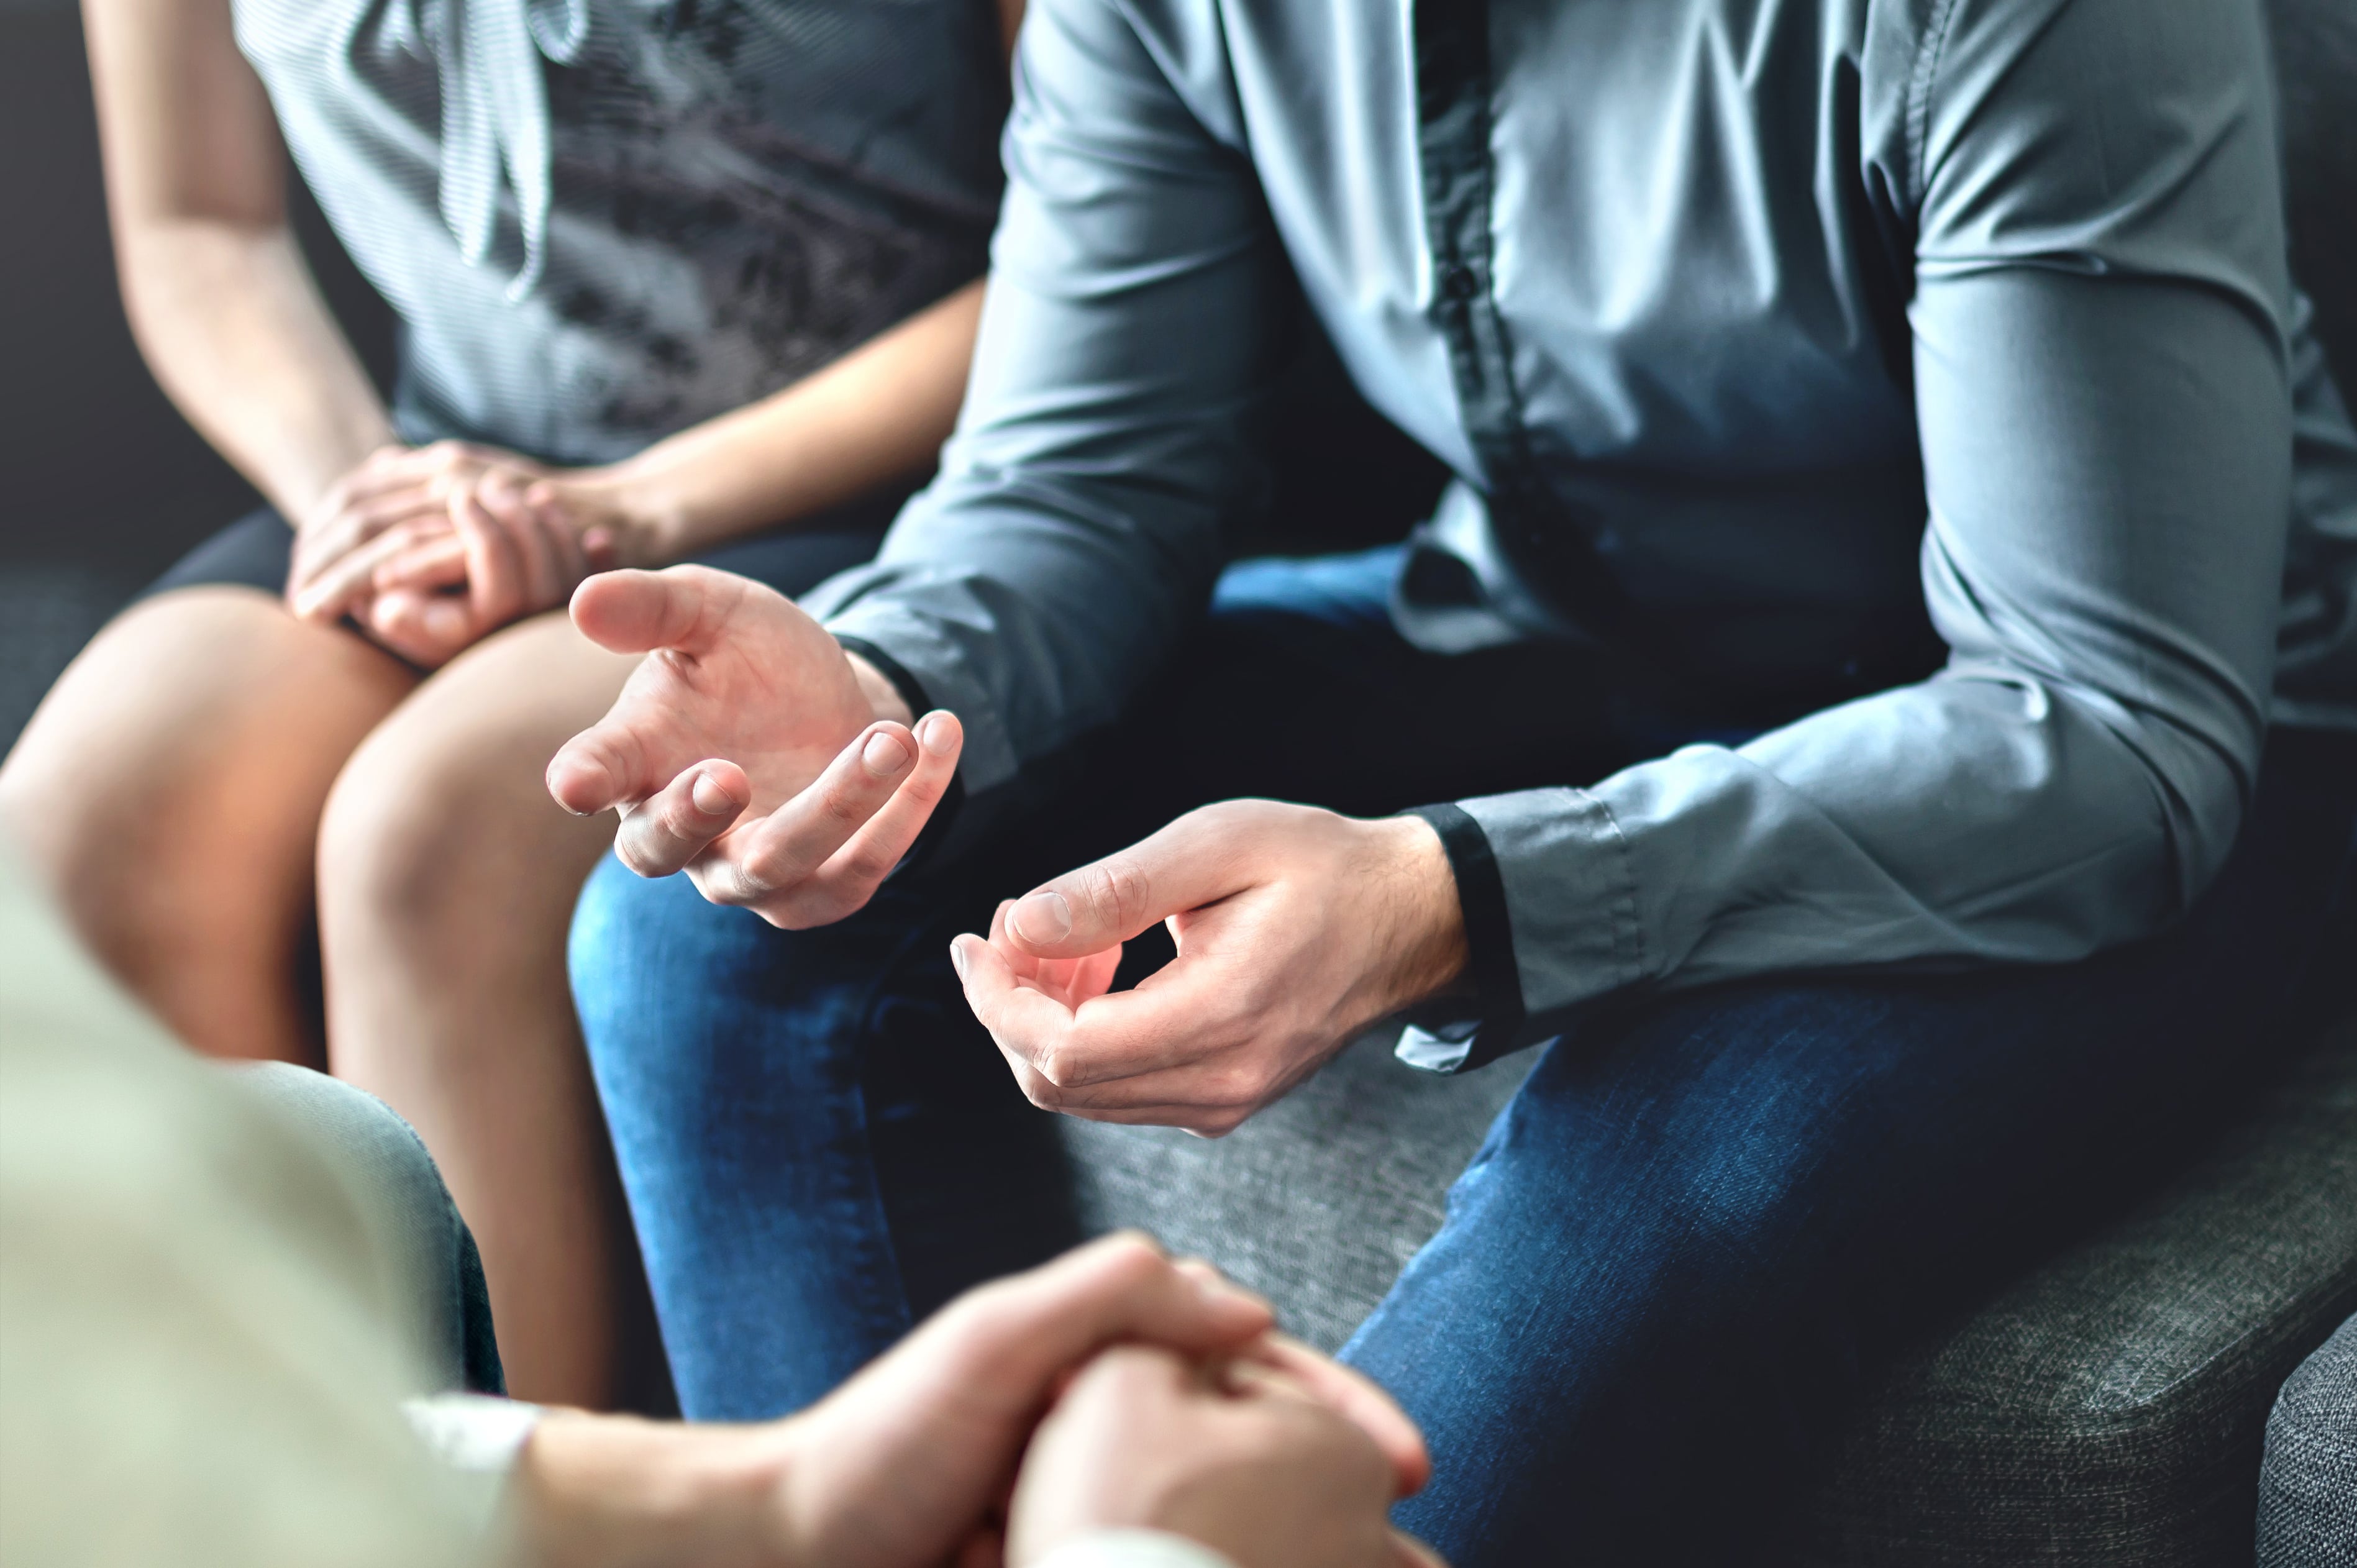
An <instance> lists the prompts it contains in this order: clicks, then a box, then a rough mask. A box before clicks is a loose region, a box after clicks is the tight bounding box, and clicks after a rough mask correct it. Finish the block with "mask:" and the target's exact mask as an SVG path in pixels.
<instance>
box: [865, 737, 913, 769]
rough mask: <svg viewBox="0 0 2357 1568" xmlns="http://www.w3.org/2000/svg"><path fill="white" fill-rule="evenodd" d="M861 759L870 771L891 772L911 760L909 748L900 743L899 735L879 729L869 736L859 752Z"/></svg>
mask: <svg viewBox="0 0 2357 1568" xmlns="http://www.w3.org/2000/svg"><path fill="white" fill-rule="evenodd" d="M859 760H860V761H862V762H864V763H866V765H867V771H868V772H870V773H889V772H892V771H893V770H894V769H896V768H899V766H900V764H902V763H903V762H906V761H908V760H909V748H908V747H907V746H902V745H901V744H900V740H899V736H894V735H888V734H886V733H884V732H882V731H878V732H877V734H876V735H874V736H870V737H869V739H868V742H867V745H866V747H865V748H864V749H862V750H861V752H860V753H859Z"/></svg>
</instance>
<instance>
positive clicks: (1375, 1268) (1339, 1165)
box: [1059, 1036, 1536, 1349]
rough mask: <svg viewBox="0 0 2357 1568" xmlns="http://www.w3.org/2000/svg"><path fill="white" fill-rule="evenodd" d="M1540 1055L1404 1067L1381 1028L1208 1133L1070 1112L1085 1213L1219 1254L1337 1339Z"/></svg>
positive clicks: (1436, 1217)
mask: <svg viewBox="0 0 2357 1568" xmlns="http://www.w3.org/2000/svg"><path fill="white" fill-rule="evenodd" d="M1535 1059H1536V1058H1535V1055H1529V1056H1523V1057H1517V1058H1511V1059H1509V1060H1506V1061H1502V1062H1500V1063H1498V1064H1497V1065H1495V1066H1494V1067H1491V1068H1487V1069H1483V1070H1481V1071H1480V1072H1475V1073H1468V1074H1466V1075H1464V1076H1463V1077H1459V1078H1438V1077H1435V1076H1433V1075H1431V1074H1429V1073H1421V1072H1416V1071H1415V1070H1413V1069H1409V1068H1405V1067H1403V1066H1401V1065H1400V1064H1399V1063H1398V1062H1397V1061H1394V1059H1393V1058H1392V1056H1391V1052H1390V1040H1389V1039H1388V1038H1385V1037H1381V1036H1369V1037H1367V1038H1365V1039H1362V1040H1360V1041H1359V1042H1358V1043H1357V1044H1355V1045H1353V1046H1352V1047H1351V1048H1350V1049H1349V1050H1347V1051H1345V1052H1344V1053H1343V1054H1342V1055H1341V1056H1340V1057H1338V1058H1335V1060H1334V1062H1333V1063H1332V1064H1331V1065H1330V1066H1329V1067H1328V1068H1327V1069H1326V1070H1325V1071H1323V1072H1321V1073H1319V1074H1318V1076H1317V1077H1316V1078H1313V1079H1310V1080H1309V1081H1308V1083H1306V1084H1304V1085H1303V1086H1302V1087H1301V1088H1300V1089H1298V1090H1296V1091H1295V1092H1294V1093H1293V1094H1292V1095H1291V1096H1290V1097H1289V1098H1287V1099H1286V1100H1283V1101H1279V1102H1277V1103H1276V1104H1275V1105H1274V1106H1272V1107H1271V1108H1270V1109H1269V1110H1267V1111H1265V1112H1262V1113H1261V1114H1260V1115H1258V1116H1256V1117H1254V1119H1253V1120H1251V1121H1250V1122H1245V1123H1244V1124H1243V1126H1242V1127H1240V1128H1238V1129H1237V1130H1236V1131H1235V1132H1233V1133H1230V1134H1229V1135H1228V1136H1227V1137H1225V1138H1222V1139H1221V1140H1219V1141H1218V1142H1216V1143H1215V1142H1211V1141H1210V1140H1207V1139H1202V1138H1197V1137H1193V1136H1191V1135H1189V1134H1188V1133H1180V1132H1176V1131H1174V1130H1172V1129H1169V1128H1167V1127H1114V1126H1107V1125H1101V1124H1099V1123H1096V1122H1073V1121H1070V1120H1066V1121H1063V1122H1060V1123H1059V1125H1060V1127H1061V1129H1062V1130H1063V1134H1064V1141H1065V1146H1066V1148H1067V1149H1068V1151H1069V1152H1070V1153H1071V1156H1072V1164H1073V1166H1074V1172H1075V1176H1076V1178H1077V1191H1078V1197H1079V1205H1080V1211H1081V1217H1082V1221H1083V1222H1084V1223H1085V1224H1087V1225H1088V1226H1089V1227H1090V1228H1091V1229H1092V1230H1110V1229H1112V1228H1114V1227H1116V1226H1121V1225H1137V1226H1143V1227H1144V1228H1145V1229H1146V1230H1151V1231H1153V1232H1154V1233H1155V1234H1156V1235H1157V1236H1159V1237H1161V1238H1162V1240H1163V1242H1164V1244H1165V1245H1167V1246H1168V1247H1170V1248H1172V1249H1173V1250H1175V1251H1181V1252H1192V1253H1197V1254H1200V1256H1203V1257H1206V1258H1210V1259H1211V1260H1212V1261H1214V1262H1217V1263H1218V1264H1219V1265H1220V1266H1221V1267H1222V1268H1223V1269H1225V1270H1227V1271H1228V1273H1231V1274H1232V1275H1233V1276H1234V1277H1235V1278H1237V1279H1239V1280H1241V1281H1243V1283H1246V1284H1248V1285H1250V1286H1252V1287H1253V1288H1254V1290H1257V1291H1259V1292H1261V1293H1262V1294H1265V1295H1266V1296H1267V1297H1268V1298H1269V1299H1270V1300H1272V1301H1274V1302H1275V1303H1276V1304H1277V1307H1278V1310H1279V1311H1280V1312H1281V1313H1282V1314H1283V1316H1284V1321H1285V1326H1286V1329H1287V1330H1288V1331H1289V1332H1291V1333H1294V1334H1297V1335H1298V1336H1300V1337H1302V1338H1304V1339H1307V1340H1308V1341H1309V1342H1310V1343H1311V1344H1313V1345H1318V1346H1322V1347H1324V1348H1328V1349H1332V1348H1335V1347H1337V1346H1339V1345H1340V1344H1341V1343H1342V1341H1343V1340H1344V1339H1346V1338H1348V1337H1350V1334H1351V1330H1352V1329H1353V1328H1356V1327H1357V1326H1359V1320H1360V1319H1361V1318H1362V1317H1364V1316H1366V1315H1367V1313H1368V1312H1369V1311H1370V1310H1371V1309H1372V1307H1373V1306H1374V1305H1375V1303H1376V1302H1378V1301H1380V1300H1382V1299H1383V1292H1385V1291H1387V1290H1389V1289H1390V1288H1391V1283H1392V1281H1393V1280H1394V1278H1396V1277H1397V1276H1398V1274H1399V1272H1400V1270H1401V1268H1402V1267H1404V1266H1405V1264H1406V1262H1407V1261H1408V1259H1409V1258H1410V1257H1412V1256H1413V1255H1414V1254H1415V1250H1416V1249H1417V1248H1418V1247H1421V1246H1423V1245H1424V1243H1425V1241H1426V1240H1427V1239H1428V1238H1429V1237H1430V1236H1431V1235H1432V1233H1433V1232H1434V1231H1435V1230H1439V1229H1440V1214H1441V1204H1442V1199H1443V1197H1444V1196H1445V1194H1446V1193H1447V1191H1448V1184H1449V1183H1450V1182H1452V1181H1454V1180H1455V1179H1456V1178H1457V1173H1458V1171H1460V1170H1462V1169H1464V1168H1465V1164H1466V1162H1467V1161H1469V1160H1470V1159H1471V1158H1472V1157H1473V1152H1474V1151H1475V1150H1476V1149H1478V1148H1480V1146H1481V1136H1482V1134H1483V1133H1485V1132H1487V1131H1488V1130H1489V1125H1490V1119H1491V1117H1493V1116H1495V1115H1496V1114H1497V1113H1498V1110H1499V1108H1500V1107H1501V1106H1502V1105H1504V1104H1505V1103H1506V1101H1508V1100H1509V1099H1511V1098H1512V1096H1513V1092H1514V1090H1516V1089H1517V1088H1518V1087H1520V1086H1521V1084H1522V1081H1523V1075H1524V1074H1526V1073H1528V1072H1529V1071H1530V1069H1531V1066H1532V1063H1533V1062H1534V1060H1535Z"/></svg>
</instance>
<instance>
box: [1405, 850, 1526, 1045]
mask: <svg viewBox="0 0 2357 1568" xmlns="http://www.w3.org/2000/svg"><path fill="white" fill-rule="evenodd" d="M1402 814H1403V815H1405V816H1410V817H1420V818H1422V819H1423V820H1424V821H1425V822H1427V823H1429V824H1431V827H1432V831H1433V832H1437V833H1438V834H1439V835H1440V847H1441V850H1442V852H1443V853H1444V854H1447V855H1448V869H1449V871H1450V873H1451V874H1452V875H1454V876H1455V877H1456V879H1457V904H1458V910H1459V911H1460V912H1461V913H1462V915H1463V916H1464V920H1465V955H1466V961H1465V972H1466V977H1467V978H1468V979H1469V980H1470V981H1471V982H1472V983H1473V993H1472V995H1471V996H1469V997H1468V996H1465V995H1462V994H1458V995H1452V996H1444V997H1440V998H1437V999H1436V1000H1435V1001H1433V1002H1431V1003H1428V1004H1426V1005H1424V1006H1422V1007H1417V1008H1414V1009H1411V1010H1410V1012H1409V1013H1408V1015H1407V1027H1406V1029H1405V1031H1404V1032H1403V1033H1402V1034H1401V1036H1400V1041H1399V1044H1398V1045H1397V1046H1395V1047H1393V1050H1394V1055H1396V1056H1397V1057H1398V1058H1400V1060H1402V1061H1404V1062H1405V1063H1407V1064H1408V1065H1409V1066H1410V1067H1415V1068H1421V1069H1424V1070H1426V1072H1463V1071H1465V1070H1467V1069H1471V1068H1476V1067H1480V1066H1481V1065H1482V1064H1483V1063H1484V1062H1487V1061H1491V1060H1492V1059H1494V1058H1497V1057H1498V1056H1500V1055H1502V1054H1503V1052H1502V1050H1501V1049H1500V1048H1497V1047H1496V1046H1495V1042H1499V1041H1502V1040H1504V1039H1506V1038H1508V1037H1510V1036H1512V1035H1514V1034H1515V1033H1516V1032H1517V1031H1518V1030H1520V1028H1521V1027H1522V1023H1523V983H1522V976H1521V974H1520V972H1519V971H1518V968H1517V966H1516V964H1515V961H1514V930H1513V921H1512V917H1511V916H1510V915H1509V914H1508V912H1507V908H1506V885H1505V883H1504V881H1503V880H1502V879H1501V877H1500V876H1499V875H1498V857H1497V856H1496V855H1495V854H1492V853H1491V849H1490V835H1489V834H1487V833H1485V832H1482V831H1481V824H1480V823H1479V822H1475V821H1474V820H1473V818H1472V817H1471V816H1470V815H1469V814H1468V813H1467V812H1466V811H1465V808H1464V807H1462V806H1457V805H1450V804H1447V803H1443V804H1440V805H1437V806H1416V807H1414V808H1412V809H1410V810H1409V811H1405V812H1404V813H1402Z"/></svg>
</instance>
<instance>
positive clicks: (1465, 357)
mask: <svg viewBox="0 0 2357 1568" xmlns="http://www.w3.org/2000/svg"><path fill="white" fill-rule="evenodd" d="M1415 86H1416V151H1417V158H1418V163H1419V166H1420V169H1421V172H1422V175H1423V185H1424V221H1425V237H1426V244H1427V247H1428V248H1429V250H1430V252H1431V256H1432V276H1433V300H1432V313H1433V317H1434V320H1435V323H1436V325H1437V326H1438V328H1439V329H1440V332H1441V336H1442V338H1443V339H1444V340H1445V341H1446V342H1447V344H1448V363H1449V369H1450V371H1451V374H1452V376H1453V378H1454V380H1455V381H1456V387H1457V401H1458V417H1459V418H1460V419H1462V420H1463V422H1464V425H1465V433H1466V436H1467V438H1468V441H1469V444H1470V445H1471V446H1472V448H1473V452H1474V455H1475V456H1476V457H1477V458H1478V459H1479V460H1480V464H1481V470H1482V478H1483V479H1484V481H1485V485H1486V488H1487V489H1488V490H1489V493H1490V495H1491V498H1492V500H1493V503H1495V502H1499V501H1504V502H1507V503H1508V504H1512V503H1513V502H1516V501H1519V500H1521V499H1523V497H1524V496H1525V494H1526V492H1527V491H1528V490H1529V489H1530V487H1531V485H1532V481H1533V474H1532V464H1531V457H1530V442H1529V437H1528V434H1527V431H1526V428H1525V426H1524V424H1523V410H1522V402H1521V399H1520V397H1519V396H1518V394H1517V392H1516V391H1515V387H1514V380H1513V371H1512V360H1511V357H1510V352H1509V349H1510V345H1509V341H1508V338H1507V334H1506V326H1505V322H1504V321H1503V319H1501V317H1500V315H1499V313H1498V302H1497V295H1496V292H1495V286H1494V285H1495V283H1496V274H1495V268H1494V266H1493V265H1492V261H1493V254H1492V252H1493V247H1492V244H1491V203H1492V198H1493V196H1494V193H1495V190H1496V186H1497V179H1496V169H1495V166H1494V162H1493V159H1492V157H1491V147H1490V127H1491V121H1490V101H1491V70H1490V7H1489V4H1488V0H1415Z"/></svg>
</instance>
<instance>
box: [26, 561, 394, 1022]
mask: <svg viewBox="0 0 2357 1568" xmlns="http://www.w3.org/2000/svg"><path fill="white" fill-rule="evenodd" d="M407 682H408V677H407V676H406V675H405V674H404V672H403V671H402V669H401V667H400V666H399V665H397V664H395V663H393V661H392V660H388V659H386V658H384V657H383V656H382V655H381V654H377V653H374V652H372V651H371V650H368V649H366V648H364V647H362V646H361V645H360V644H359V643H358V641H357V639H352V638H350V637H347V636H345V635H344V634H341V633H338V632H329V631H323V630H320V629H319V628H312V627H305V626H302V625H300V624H299V623H297V622H296V621H295V620H294V619H293V618H291V617H288V616H286V615H285V614H284V613H283V612H282V611H280V610H278V609H277V608H276V607H275V604H274V601H272V600H271V599H269V598H268V597H266V596H263V595H260V594H256V593H253V592H251V591H248V590H192V591H189V592H187V593H184V594H174V595H167V596H164V597H162V598H159V599H156V600H153V601H150V602H149V603H147V604H145V605H141V606H138V607H135V608H134V609H132V610H130V611H128V612H126V613H125V614H124V615H123V616H121V617H119V618H116V620H115V621H114V622H113V624H111V625H110V626H109V627H108V628H106V629H105V630H104V631H102V632H101V633H100V634H99V636H98V637H97V638H96V639H93V640H92V641H91V645H90V647H89V648H87V649H85V650H83V652H82V653H81V656H80V657H79V658H77V659H76V660H74V662H73V663H72V664H71V665H70V667H69V668H68V669H67V671H66V672H65V674H64V675H63V676H61V677H60V678H59V681H58V683H57V685H56V686H55V687H54V688H53V689H52V690H51V691H50V693H49V694H48V697H47V698H45V699H44V701H43V702H42V703H41V706H40V708H39V710H38V712H37V713H36V714H35V715H34V717H33V720H32V722H31V723H30V724H29V725H27V728H26V731H25V734H24V736H23V737H22V738H21V739H20V740H19V742H18V743H17V745H16V748H15V749H14V750H13V751H12V752H11V753H10V754H9V756H8V758H7V761H6V763H5V766H0V822H5V823H6V826H7V829H8V832H9V834H10V836H11V837H12V838H13V839H15V840H16V842H17V843H20V844H21V845H22V846H23V849H24V852H25V854H27V857H28V858H29V860H30V861H31V862H32V864H33V865H34V866H35V867H36V868H37V869H38V871H39V872H40V873H41V874H42V875H44V876H45V878H46V879H47V880H48V881H49V882H50V884H51V885H52V886H54V887H55V889H56V890H57V892H58V895H59V898H60V901H61V902H62V903H63V904H64V906H65V908H66V909H67V911H68V913H69V914H70V916H71V918H72V919H73V921H74V924H75V925H76V927H77V928H78V929H79V930H80V931H81V935H82V937H83V939H84V940H86V941H87V942H89V943H90V945H91V947H92V948H93V949H94V950H96V951H97V952H98V954H99V956H100V957H101V958H102V960H104V961H106V962H107V964H108V965H109V967H110V968H112V969H113V971H114V972H115V973H116V974H117V975H118V976H120V977H121V978H122V979H124V981H125V982H126V983H129V984H130V985H131V986H132V988H133V989H134V990H135V991H137V992H139V993H140V994H141V995H142V996H143V997H144V998H145V1000H146V1001H147V1002H148V1004H150V1005H151V1006H154V1007H155V1008H156V1010H157V1011H158V1012H159V1013H161V1014H162V1015H164V1017H165V1019H166V1021H167V1023H170V1024H171V1025H172V1026H174V1027H175V1028H176V1029H177V1030H178V1032H179V1033H180V1034H181V1035H182V1036H184V1037H187V1038H188V1039H190V1040H191V1041H192V1042H193V1043H195V1044H198V1045H199V1046H200V1047H204V1048H206V1049H210V1050H218V1051H222V1052H224V1053H229V1054H249V1053H251V1052H255V1051H258V1052H260V1053H261V1054H284V1053H285V1050H286V1049H289V1048H291V1047H288V1046H287V1045H286V1042H285V1039H284V1038H282V1036H286V1034H287V1031H288V1028H289V1026H288V1024H287V1023H286V1018H287V1017H288V1016H289V1015H290V1012H289V1010H290V1009H292V1008H293V1006H294V1003H293V1001H292V999H291V992H292V968H291V966H292V964H293V962H294V961H295V956H296V952H297V950H299V949H300V947H301V946H302V943H303V928H304V926H305V924H306V923H307V919H308V917H309V908H310V894H311V875H310V865H311V854H312V839H313V832H314V829H315V825H316V823H317V821H318V813H319V809H320V804H321V802H322V800H324V799H325V798H326V795H327V792H328V783H329V781H330V780H332V779H333V778H334V777H335V773H336V769H337V768H339V767H340V766H341V764H342V762H343V759H344V757H345V756H346V755H347V754H349V752H350V749H351V747H352V746H353V745H354V744H355V743H356V742H357V741H358V740H359V739H360V737H361V735H362V734H364V733H366V731H367V729H368V727H369V726H370V725H373V724H374V723H375V722H376V721H377V720H378V719H379V718H380V717H382V714H384V712H385V711H386V710H387V709H389V708H390V707H391V706H392V705H393V703H395V702H397V701H398V700H399V698H400V695H401V693H402V692H403V690H404V689H405V687H406V684H407Z"/></svg>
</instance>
